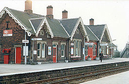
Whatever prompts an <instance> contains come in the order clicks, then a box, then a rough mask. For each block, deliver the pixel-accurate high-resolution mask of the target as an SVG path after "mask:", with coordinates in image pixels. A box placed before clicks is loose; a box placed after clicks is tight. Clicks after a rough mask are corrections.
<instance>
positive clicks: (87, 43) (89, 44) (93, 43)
mask: <svg viewBox="0 0 129 84" xmlns="http://www.w3.org/2000/svg"><path fill="white" fill-rule="evenodd" d="M93 44H94V43H85V45H93Z"/></svg>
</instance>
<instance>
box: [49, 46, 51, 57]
mask: <svg viewBox="0 0 129 84" xmlns="http://www.w3.org/2000/svg"><path fill="white" fill-rule="evenodd" d="M48 55H51V46H49V47H48Z"/></svg>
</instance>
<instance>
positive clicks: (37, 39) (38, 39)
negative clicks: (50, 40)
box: [31, 38, 42, 41]
mask: <svg viewBox="0 0 129 84" xmlns="http://www.w3.org/2000/svg"><path fill="white" fill-rule="evenodd" d="M31 40H33V41H41V40H42V38H32V39H31Z"/></svg>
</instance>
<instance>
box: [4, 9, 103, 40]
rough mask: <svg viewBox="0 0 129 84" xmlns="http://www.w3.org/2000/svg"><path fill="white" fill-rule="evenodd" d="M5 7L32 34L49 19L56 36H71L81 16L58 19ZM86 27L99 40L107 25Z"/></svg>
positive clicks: (93, 37) (92, 36) (91, 38)
mask: <svg viewBox="0 0 129 84" xmlns="http://www.w3.org/2000/svg"><path fill="white" fill-rule="evenodd" d="M5 9H6V10H7V11H9V12H10V13H11V14H12V15H13V16H14V17H15V18H16V19H17V20H18V21H19V22H20V23H21V24H22V25H23V26H24V27H25V28H26V29H27V30H29V31H30V32H31V33H32V34H35V33H36V32H37V31H38V30H39V28H40V27H41V26H42V25H41V24H42V23H43V21H44V20H47V22H48V24H49V26H50V28H51V31H52V33H53V36H54V37H62V38H69V36H71V35H72V32H73V30H74V28H75V26H76V24H77V23H78V21H79V18H73V19H62V20H57V19H49V18H47V17H46V16H43V15H39V14H34V13H32V14H28V13H25V12H22V11H18V10H14V9H11V8H8V7H5ZM85 27H86V31H87V33H88V35H89V39H90V40H93V41H97V40H98V39H100V38H101V36H102V33H103V30H104V27H105V25H88V26H85ZM97 37H98V38H97Z"/></svg>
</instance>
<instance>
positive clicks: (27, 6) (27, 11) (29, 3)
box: [24, 0, 33, 14]
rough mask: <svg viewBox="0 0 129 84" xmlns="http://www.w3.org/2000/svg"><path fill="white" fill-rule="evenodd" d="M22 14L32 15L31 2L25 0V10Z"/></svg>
mask: <svg viewBox="0 0 129 84" xmlns="http://www.w3.org/2000/svg"><path fill="white" fill-rule="evenodd" d="M24 12H26V13H29V14H31V13H33V11H32V1H31V0H26V1H25V10H24Z"/></svg>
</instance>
